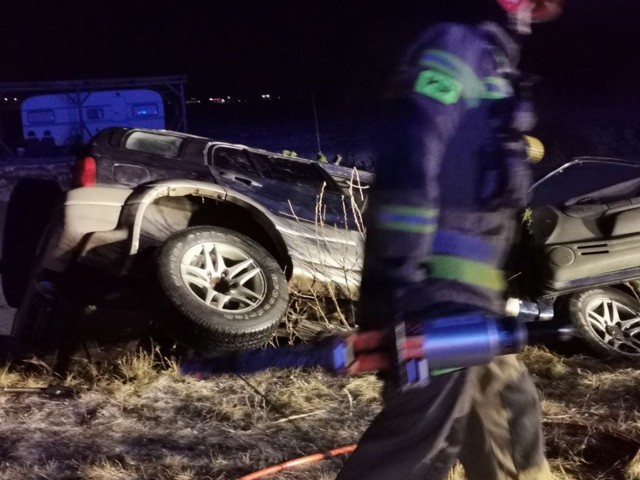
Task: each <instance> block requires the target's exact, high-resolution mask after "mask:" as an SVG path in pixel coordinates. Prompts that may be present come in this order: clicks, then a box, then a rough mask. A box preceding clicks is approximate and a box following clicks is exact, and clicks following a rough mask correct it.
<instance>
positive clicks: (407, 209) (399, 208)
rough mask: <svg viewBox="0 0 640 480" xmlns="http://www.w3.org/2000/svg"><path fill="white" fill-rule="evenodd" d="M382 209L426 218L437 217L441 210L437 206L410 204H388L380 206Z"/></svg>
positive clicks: (386, 211)
mask: <svg viewBox="0 0 640 480" xmlns="http://www.w3.org/2000/svg"><path fill="white" fill-rule="evenodd" d="M380 211H381V212H383V213H393V214H398V215H413V216H416V217H418V216H420V217H424V218H433V217H437V216H438V214H439V213H440V210H438V209H437V208H424V207H411V206H408V205H386V206H384V207H380Z"/></svg>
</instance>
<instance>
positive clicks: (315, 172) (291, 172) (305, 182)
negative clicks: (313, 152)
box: [250, 152, 340, 192]
mask: <svg viewBox="0 0 640 480" xmlns="http://www.w3.org/2000/svg"><path fill="white" fill-rule="evenodd" d="M250 156H251V159H252V160H253V163H254V164H255V165H256V167H257V168H258V170H259V171H260V173H261V175H262V176H264V177H266V178H269V179H271V180H277V181H281V182H287V183H290V184H298V185H299V186H306V187H310V188H311V189H312V190H313V191H316V192H319V191H320V190H321V189H322V187H323V185H325V184H326V185H325V191H330V192H339V191H340V189H339V188H338V187H337V185H335V183H334V182H333V181H332V180H331V178H330V177H329V175H328V174H326V175H325V174H324V172H323V170H322V169H321V168H320V167H318V166H317V165H314V164H313V163H308V162H303V161H298V160H294V159H291V158H283V157H276V156H270V155H263V154H259V153H255V152H251V153H250Z"/></svg>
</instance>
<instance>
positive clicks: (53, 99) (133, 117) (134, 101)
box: [20, 89, 166, 146]
mask: <svg viewBox="0 0 640 480" xmlns="http://www.w3.org/2000/svg"><path fill="white" fill-rule="evenodd" d="M20 114H21V117H22V131H23V135H24V138H25V139H26V140H27V142H28V141H29V139H33V138H34V137H35V138H37V139H38V140H39V141H42V139H44V138H47V140H45V142H49V143H55V146H63V145H71V144H80V143H85V142H87V141H88V140H89V139H90V138H91V137H93V135H95V134H96V133H97V132H99V131H100V130H103V129H104V128H107V127H116V126H129V127H144V128H153V129H164V128H166V125H165V115H164V105H163V99H162V96H161V95H160V94H159V93H158V92H156V91H154V90H147V89H134V90H125V89H123V90H107V91H95V90H94V91H84V92H68V93H57V94H51V95H37V96H33V97H29V98H27V99H26V100H24V101H23V102H22V105H21V107H20ZM49 137H51V138H52V140H51V138H49Z"/></svg>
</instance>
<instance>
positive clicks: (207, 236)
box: [156, 227, 289, 352]
mask: <svg viewBox="0 0 640 480" xmlns="http://www.w3.org/2000/svg"><path fill="white" fill-rule="evenodd" d="M201 246H202V247H204V246H206V248H210V247H212V246H213V248H215V252H214V250H211V251H209V252H208V256H209V258H213V257H212V255H215V254H216V252H218V253H220V252H222V253H220V255H222V256H224V255H225V254H226V253H228V254H229V255H228V257H229V258H225V260H224V261H223V262H222V263H223V264H227V263H228V265H227V266H230V267H231V268H228V269H227V271H229V272H231V273H230V274H229V275H230V277H233V276H234V275H239V274H240V273H236V272H234V271H233V266H234V262H235V265H239V264H240V263H242V262H244V263H249V264H251V269H252V271H253V272H256V271H257V273H256V274H255V276H254V277H255V278H254V277H252V278H250V279H249V280H247V281H246V284H242V287H244V286H245V285H249V284H252V283H251V282H254V281H255V282H257V283H255V285H258V288H257V290H258V291H259V293H258V294H256V297H257V300H256V304H255V305H246V304H242V303H238V302H232V301H230V302H228V303H225V304H224V305H223V306H222V307H221V308H218V307H217V306H216V307H214V306H212V305H211V304H208V303H207V301H206V298H204V299H203V298H202V296H205V297H206V295H207V293H206V290H207V288H208V289H209V292H211V293H214V292H213V291H212V290H215V288H219V285H220V284H221V282H222V281H219V283H217V284H216V286H215V288H214V287H212V286H211V285H213V283H215V282H216V280H215V279H214V280H212V281H211V282H213V283H211V285H204V286H202V287H201V290H200V286H199V285H194V284H192V283H190V282H191V277H188V275H189V274H190V273H186V270H184V269H185V268H191V266H185V264H184V262H185V259H189V258H194V255H195V254H194V253H193V252H196V251H199V250H198V249H200V247H201ZM212 252H213V253H212ZM205 256H207V253H205V249H203V250H202V252H201V253H200V254H199V256H197V255H196V257H197V259H200V258H202V259H203V261H204V258H205ZM240 257H241V258H242V259H243V260H242V262H241V261H240V260H238V259H239V258H240ZM212 261H215V260H212ZM210 265H212V264H210ZM216 268H217V267H216ZM196 270H197V273H198V274H199V275H201V274H202V273H203V272H204V271H205V270H204V269H200V268H198V269H196ZM156 271H157V276H158V283H159V287H160V290H161V292H162V294H163V296H164V298H165V299H166V300H167V303H168V304H169V307H170V308H169V309H168V311H167V312H165V313H164V314H161V315H159V317H158V321H159V322H160V324H161V326H162V327H163V328H164V329H165V330H166V331H167V332H168V333H169V334H170V335H172V336H174V337H175V338H176V340H178V341H180V342H183V343H184V344H186V345H187V346H189V347H190V348H193V349H195V350H197V351H200V352H216V351H229V350H244V349H252V348H258V347H260V346H262V345H264V344H265V343H267V342H268V341H269V340H270V339H271V337H272V336H273V333H274V332H275V329H276V327H277V326H278V324H279V323H280V321H281V319H282V318H283V317H284V315H285V313H286V309H287V306H288V299H289V292H288V288H287V281H286V278H285V276H284V273H283V271H282V268H281V267H280V265H279V264H278V262H276V260H275V259H274V258H273V257H272V256H271V255H270V254H269V253H268V252H267V251H266V250H265V249H264V248H263V247H262V246H260V245H259V244H257V243H256V242H254V241H253V240H252V239H250V238H248V237H246V236H244V235H242V234H239V233H237V232H234V231H232V230H227V229H224V228H217V227H193V228H189V229H186V230H183V231H181V232H178V233H176V234H174V235H173V236H171V237H169V239H167V241H166V242H165V243H164V244H163V245H162V246H161V247H160V249H159V250H158V254H157V264H156ZM247 275H250V273H248V274H247ZM214 277H215V275H214ZM185 278H186V279H185ZM195 281H197V282H203V280H202V279H201V278H197V279H196V280H195ZM204 282H205V283H206V279H205V281H204ZM237 287H238V285H236V286H235V287H234V285H233V283H232V284H231V286H230V287H229V286H227V287H225V289H227V291H226V292H224V294H225V295H226V293H230V294H231V296H232V298H233V295H234V292H235V291H236V290H234V288H237ZM195 292H197V293H195ZM200 292H202V293H200ZM214 294H215V295H216V296H217V295H218V293H214ZM214 298H216V297H214ZM228 305H231V306H230V307H229V308H227V306H228ZM234 305H235V307H237V308H235V310H234Z"/></svg>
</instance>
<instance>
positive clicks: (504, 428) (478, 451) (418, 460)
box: [337, 355, 554, 480]
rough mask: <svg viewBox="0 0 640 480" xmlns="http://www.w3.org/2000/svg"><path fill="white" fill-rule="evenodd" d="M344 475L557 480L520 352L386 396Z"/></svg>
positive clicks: (358, 479)
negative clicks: (458, 469) (459, 471)
mask: <svg viewBox="0 0 640 480" xmlns="http://www.w3.org/2000/svg"><path fill="white" fill-rule="evenodd" d="M386 397H387V398H386V399H387V404H386V406H385V408H384V409H383V411H382V412H381V413H380V414H379V415H378V416H377V417H376V418H375V419H374V421H373V423H372V424H371V426H370V427H369V429H368V430H367V431H366V432H365V434H364V436H363V437H362V439H361V440H360V443H359V445H358V448H357V449H356V451H355V452H354V453H353V455H352V456H351V458H350V459H349V460H348V461H347V463H346V465H345V466H344V468H343V469H342V471H341V472H340V474H339V475H338V477H337V480H397V479H399V480H444V479H446V478H447V475H448V472H449V470H450V468H451V467H452V466H453V465H454V464H455V461H456V459H459V460H460V462H461V463H462V465H463V466H464V469H465V473H466V475H467V478H468V480H552V479H553V478H554V477H553V476H552V475H551V473H550V470H549V466H548V464H547V461H546V459H545V456H544V445H543V436H542V432H541V414H540V408H539V398H538V392H537V390H536V387H535V385H534V383H533V380H532V379H531V377H530V376H529V374H528V372H527V370H526V368H525V367H524V365H522V364H521V363H520V362H519V361H518V359H517V358H516V357H515V356H514V355H506V356H502V357H497V358H496V359H494V360H493V361H492V362H491V363H489V364H488V365H483V366H477V367H472V368H468V369H464V370H459V371H457V372H453V373H449V374H444V375H441V376H437V377H434V378H433V379H432V380H431V382H430V383H429V385H427V386H426V387H420V388H416V389H412V390H409V391H406V392H403V393H395V394H391V395H387V396H386Z"/></svg>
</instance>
